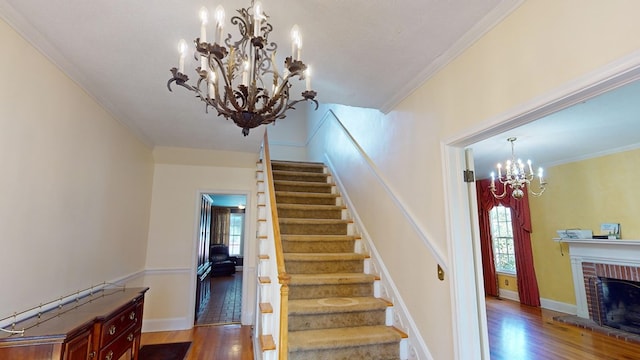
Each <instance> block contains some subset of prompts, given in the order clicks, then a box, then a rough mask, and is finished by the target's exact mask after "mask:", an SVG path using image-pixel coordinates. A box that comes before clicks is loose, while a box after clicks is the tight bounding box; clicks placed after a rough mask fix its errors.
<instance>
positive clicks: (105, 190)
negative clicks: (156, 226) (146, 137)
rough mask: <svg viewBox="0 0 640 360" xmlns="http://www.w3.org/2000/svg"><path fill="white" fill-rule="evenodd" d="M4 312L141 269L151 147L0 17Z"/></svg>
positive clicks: (0, 278)
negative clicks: (0, 51)
mask: <svg viewBox="0 0 640 360" xmlns="http://www.w3.org/2000/svg"><path fill="white" fill-rule="evenodd" d="M0 44H2V56H0V78H2V82H3V85H2V86H0V174H1V175H0V199H1V200H0V249H2V250H1V251H2V255H1V259H2V260H1V263H2V271H0V284H2V291H1V295H0V318H3V317H5V316H7V315H10V314H12V313H13V312H14V311H21V310H24V309H27V308H29V307H32V306H37V305H39V304H41V303H46V302H47V301H52V300H54V299H58V298H59V297H60V296H63V295H66V294H69V293H74V292H76V291H78V290H80V289H85V288H88V287H90V286H92V285H97V284H101V283H102V282H104V281H111V280H116V279H119V278H122V277H128V276H129V275H137V274H139V272H140V271H142V270H143V269H144V264H145V256H146V249H147V230H148V223H149V204H150V202H151V184H152V180H153V158H152V155H151V150H150V149H149V148H148V147H147V146H145V145H144V144H142V143H141V142H140V141H139V140H138V139H136V138H135V136H133V135H132V134H131V132H130V131H129V130H128V129H127V128H125V127H124V126H122V125H121V124H120V123H119V122H117V121H116V120H115V119H114V118H113V117H112V116H111V115H110V114H109V113H107V112H106V111H105V110H104V109H103V108H102V107H101V106H100V104H98V103H96V101H94V99H92V98H91V97H90V96H89V95H88V94H87V93H86V92H85V91H84V90H83V89H81V88H80V87H79V86H78V85H77V84H76V83H75V82H73V81H72V80H71V79H69V78H68V77H67V76H66V75H65V74H64V73H62V72H61V71H60V70H59V69H58V68H57V67H56V66H55V65H53V64H52V63H51V62H49V60H48V59H46V58H45V57H44V56H42V55H41V54H40V53H39V52H38V51H36V50H35V49H34V48H33V47H32V46H31V45H30V44H29V43H27V42H26V41H25V40H24V39H22V38H21V37H20V36H19V35H18V34H17V33H16V32H15V31H14V30H13V29H11V28H10V27H9V26H8V25H7V24H6V23H5V22H3V21H1V20H0Z"/></svg>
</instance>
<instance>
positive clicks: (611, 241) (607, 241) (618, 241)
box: [553, 238, 640, 245]
mask: <svg viewBox="0 0 640 360" xmlns="http://www.w3.org/2000/svg"><path fill="white" fill-rule="evenodd" d="M553 241H556V242H560V243H568V244H600V245H640V240H628V239H560V238H554V239H553Z"/></svg>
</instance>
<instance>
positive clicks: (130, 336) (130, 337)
mask: <svg viewBox="0 0 640 360" xmlns="http://www.w3.org/2000/svg"><path fill="white" fill-rule="evenodd" d="M127 340H129V342H132V341H133V334H129V336H127Z"/></svg>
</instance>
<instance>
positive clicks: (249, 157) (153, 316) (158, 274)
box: [145, 147, 258, 331]
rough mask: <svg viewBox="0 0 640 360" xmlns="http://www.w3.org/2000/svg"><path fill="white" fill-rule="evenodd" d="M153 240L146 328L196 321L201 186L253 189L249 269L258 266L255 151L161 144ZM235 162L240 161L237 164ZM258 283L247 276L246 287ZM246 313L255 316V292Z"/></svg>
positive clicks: (149, 249) (214, 189) (155, 182)
mask: <svg viewBox="0 0 640 360" xmlns="http://www.w3.org/2000/svg"><path fill="white" fill-rule="evenodd" d="M153 154H154V159H155V162H156V164H155V168H154V176H153V192H152V194H153V195H152V201H151V220H150V222H149V240H148V246H147V257H146V269H147V274H146V276H145V285H147V286H149V287H150V288H151V290H150V291H149V294H148V302H147V303H146V304H145V331H157V330H168V329H179V328H182V329H185V328H190V327H191V326H193V311H194V310H193V309H194V297H193V296H194V292H195V288H194V287H193V284H194V283H195V266H196V231H197V229H196V225H197V219H199V209H200V197H199V194H200V192H205V193H207V192H210V193H247V198H248V201H249V202H248V203H247V214H248V217H247V224H249V226H250V227H249V231H248V232H247V237H246V239H245V241H247V244H246V247H245V264H244V265H245V267H244V271H243V272H244V273H247V274H251V273H252V272H253V271H254V270H255V269H254V268H255V257H256V256H255V252H254V251H253V250H254V248H253V245H254V244H255V237H253V238H252V236H251V234H255V223H256V218H255V194H256V193H255V188H256V177H255V173H256V161H257V160H258V154H257V152H256V153H255V154H248V153H236V152H219V151H210V150H195V149H183V148H167V147H156V148H155V149H154V152H153ZM230 164H234V167H231V166H230ZM251 284H252V283H251V282H246V284H244V285H245V287H244V288H243V291H245V292H244V293H245V294H247V293H250V292H251V291H252V290H251V289H250V288H248V287H249V286H250V285H251ZM249 300H250V301H249V302H248V303H246V304H243V308H242V311H243V318H245V316H249V318H250V316H251V314H252V311H253V307H254V306H253V305H251V303H250V302H251V300H252V299H251V297H249Z"/></svg>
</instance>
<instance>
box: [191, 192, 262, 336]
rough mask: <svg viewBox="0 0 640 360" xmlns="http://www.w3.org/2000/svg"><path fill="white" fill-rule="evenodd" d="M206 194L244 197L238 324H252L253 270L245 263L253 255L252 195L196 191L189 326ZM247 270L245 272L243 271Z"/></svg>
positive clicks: (246, 193)
mask: <svg viewBox="0 0 640 360" xmlns="http://www.w3.org/2000/svg"><path fill="white" fill-rule="evenodd" d="M206 194H219V195H244V196H245V199H246V203H245V219H244V235H245V236H244V242H243V244H242V256H243V271H242V300H241V301H242V305H241V306H242V308H241V313H240V323H241V324H242V325H252V324H253V313H254V312H253V306H254V305H253V304H254V303H255V289H254V288H253V287H251V286H249V284H250V283H251V276H253V274H254V272H255V270H254V267H253V265H252V264H251V262H250V261H249V262H247V260H248V259H247V258H248V256H251V255H252V254H253V251H252V247H251V246H253V244H254V241H252V240H251V239H253V238H252V237H251V236H249V235H250V234H251V223H252V221H253V220H254V219H255V218H254V213H255V209H254V208H253V205H252V202H251V200H252V196H253V193H252V192H251V191H247V190H202V189H200V190H198V191H196V195H195V201H194V202H195V206H194V207H195V208H194V211H195V216H194V224H193V239H192V251H191V252H192V253H191V259H192V264H191V285H190V286H189V298H190V300H189V306H190V309H191V310H190V312H189V318H188V321H189V324H191V326H193V325H194V324H195V311H193V310H194V309H195V305H196V278H197V276H198V245H199V241H200V238H199V237H200V216H201V213H200V212H201V199H202V196H203V195H206ZM245 270H247V271H245Z"/></svg>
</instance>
